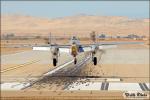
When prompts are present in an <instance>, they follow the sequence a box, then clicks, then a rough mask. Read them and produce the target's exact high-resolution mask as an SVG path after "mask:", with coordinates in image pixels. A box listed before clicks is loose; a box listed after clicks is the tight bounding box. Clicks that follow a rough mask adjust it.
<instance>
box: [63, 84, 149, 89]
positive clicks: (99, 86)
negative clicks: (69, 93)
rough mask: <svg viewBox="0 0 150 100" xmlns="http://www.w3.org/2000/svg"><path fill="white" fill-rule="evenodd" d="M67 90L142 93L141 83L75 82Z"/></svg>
mask: <svg viewBox="0 0 150 100" xmlns="http://www.w3.org/2000/svg"><path fill="white" fill-rule="evenodd" d="M102 83H103V84H102ZM104 84H105V85H104ZM146 85H149V83H146ZM66 90H100V91H101V90H105V91H106V90H108V91H142V89H141V88H140V86H139V83H114V82H106V83H105V82H86V83H83V82H75V83H73V84H71V85H69V86H68V88H67V89H66Z"/></svg>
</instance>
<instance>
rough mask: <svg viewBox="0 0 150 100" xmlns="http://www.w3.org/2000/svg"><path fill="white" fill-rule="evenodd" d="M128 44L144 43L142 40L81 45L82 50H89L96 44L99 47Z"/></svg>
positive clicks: (108, 47) (105, 47) (106, 47)
mask: <svg viewBox="0 0 150 100" xmlns="http://www.w3.org/2000/svg"><path fill="white" fill-rule="evenodd" d="M128 44H144V42H99V43H95V44H83V45H82V47H83V50H84V51H91V50H93V48H94V47H96V46H98V48H99V49H110V48H116V47H117V46H118V45H128Z"/></svg>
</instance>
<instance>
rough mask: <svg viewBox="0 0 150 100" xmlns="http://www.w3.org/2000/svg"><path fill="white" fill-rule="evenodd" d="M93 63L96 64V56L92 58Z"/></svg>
mask: <svg viewBox="0 0 150 100" xmlns="http://www.w3.org/2000/svg"><path fill="white" fill-rule="evenodd" d="M93 62H94V65H97V57H94V58H93Z"/></svg>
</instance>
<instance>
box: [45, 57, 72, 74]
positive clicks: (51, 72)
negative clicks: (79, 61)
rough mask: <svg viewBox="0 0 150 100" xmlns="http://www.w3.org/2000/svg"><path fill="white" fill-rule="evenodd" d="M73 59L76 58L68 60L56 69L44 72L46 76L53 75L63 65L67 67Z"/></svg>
mask: <svg viewBox="0 0 150 100" xmlns="http://www.w3.org/2000/svg"><path fill="white" fill-rule="evenodd" d="M73 61H74V60H71V61H69V62H67V63H65V64H63V65H61V66H59V67H57V68H56V69H54V70H52V71H50V72H47V73H46V74H44V76H48V75H51V74H53V73H55V72H56V71H58V70H60V69H62V68H63V67H65V66H67V65H69V64H71V63H72V62H73Z"/></svg>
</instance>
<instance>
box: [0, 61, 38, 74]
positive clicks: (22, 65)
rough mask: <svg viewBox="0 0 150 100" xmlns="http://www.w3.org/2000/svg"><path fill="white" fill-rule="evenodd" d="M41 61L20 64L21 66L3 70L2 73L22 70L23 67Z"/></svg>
mask: <svg viewBox="0 0 150 100" xmlns="http://www.w3.org/2000/svg"><path fill="white" fill-rule="evenodd" d="M39 61H40V60H33V61H31V62H26V63H23V64H19V65H16V66H13V67H9V68H6V69H4V70H2V71H1V73H4V72H7V71H11V70H14V69H17V68H21V67H24V66H27V65H31V64H33V63H36V62H39Z"/></svg>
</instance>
